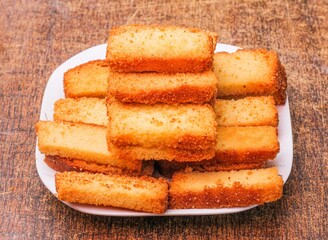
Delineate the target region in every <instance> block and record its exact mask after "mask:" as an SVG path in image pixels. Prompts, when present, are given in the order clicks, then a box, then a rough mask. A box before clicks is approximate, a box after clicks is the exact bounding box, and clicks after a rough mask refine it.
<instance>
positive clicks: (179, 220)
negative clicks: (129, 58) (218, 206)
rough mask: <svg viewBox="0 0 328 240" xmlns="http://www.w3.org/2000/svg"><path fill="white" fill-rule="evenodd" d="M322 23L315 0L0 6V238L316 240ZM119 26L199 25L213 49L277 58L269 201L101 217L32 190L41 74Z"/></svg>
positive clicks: (321, 229) (323, 155) (320, 196)
mask: <svg viewBox="0 0 328 240" xmlns="http://www.w3.org/2000/svg"><path fill="white" fill-rule="evenodd" d="M327 18H328V4H327V1H314V0H313V1H274V2H271V1H264V0H263V1H259V0H258V1H256V0H254V1H226V0H225V1H212V0H208V1H190V0H183V1H179V0H173V1H156V0H153V1H147V2H146V1H133V0H123V1H108V0H102V1H93V0H88V1H82V0H81V1H64V0H52V1H51V0H49V1H41V0H39V1H36V0H34V1H27V0H21V1H8V0H0V141H1V146H0V157H1V162H0V168H1V169H0V171H1V172H0V174H1V175H0V184H1V187H0V207H1V209H0V239H91V238H94V239H104V238H111V239H125V238H128V239H131V238H136V239H169V238H171V239H192V238H195V239H218V238H222V239H237V238H240V239H327V237H328V235H327V231H328V230H327V212H328V211H327V180H328V179H327V156H328V154H327V143H326V139H327V93H328V92H327V87H328V86H327V85H328V84H327V80H328V79H327V73H328V49H327V46H328V41H327V40H328V31H327V30H328V29H327V27H328V26H327V22H328V19H327ZM128 23H146V24H151V23H159V24H179V25H184V26H191V27H199V28H203V29H208V30H211V31H216V32H218V34H219V36H220V42H222V43H227V44H232V45H237V46H240V47H243V48H259V47H262V48H269V49H274V50H276V51H277V52H278V53H279V55H280V58H281V61H282V63H283V64H284V65H285V67H286V71H287V75H288V95H289V100H290V107H291V117H292V125H293V139H294V165H293V169H292V174H291V176H290V179H289V180H288V182H287V183H286V185H285V186H284V196H283V198H282V199H281V200H279V201H277V202H274V203H272V204H267V205H265V206H261V207H257V208H254V209H252V210H250V211H246V212H242V213H238V214H231V215H219V216H197V217H196V216H194V217H149V218H146V217H145V218H120V217H101V216H91V215H87V214H83V213H79V212H77V211H75V210H72V209H70V208H69V207H67V206H65V205H64V204H62V203H61V202H59V201H57V199H56V198H55V197H54V196H53V195H51V193H50V192H49V191H48V190H47V189H46V188H45V187H44V186H43V184H42V183H41V181H40V179H39V177H38V174H37V172H36V167H35V140H36V136H35V132H34V131H35V129H34V124H35V123H36V122H37V120H38V118H39V111H40V106H41V100H42V95H43V91H44V87H45V85H46V83H47V80H48V78H49V77H50V74H51V73H52V71H53V70H54V69H55V68H56V67H57V66H58V65H60V64H61V63H62V62H63V61H65V60H66V59H68V58H69V57H71V56H73V55H75V54H76V53H78V52H80V51H82V50H84V49H86V48H89V47H91V46H94V45H97V44H101V43H105V42H106V39H107V36H108V35H107V34H108V31H109V29H110V28H111V27H112V26H114V25H120V24H128Z"/></svg>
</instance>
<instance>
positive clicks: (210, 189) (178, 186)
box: [169, 167, 283, 209]
mask: <svg viewBox="0 0 328 240" xmlns="http://www.w3.org/2000/svg"><path fill="white" fill-rule="evenodd" d="M282 192H283V179H282V178H281V176H279V175H278V169H277V168H276V167H272V168H264V169H257V170H239V171H222V172H204V173H201V172H190V173H186V172H176V173H175V174H174V175H173V177H172V181H171V183H170V191H169V199H170V201H169V208H173V209H187V208H191V209H193V208H224V207H246V206H250V205H255V204H264V203H267V202H272V201H276V200H278V199H279V198H281V196H282Z"/></svg>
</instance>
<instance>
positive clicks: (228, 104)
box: [214, 96, 278, 127]
mask: <svg viewBox="0 0 328 240" xmlns="http://www.w3.org/2000/svg"><path fill="white" fill-rule="evenodd" d="M214 111H215V113H216V119H217V122H218V125H219V126H226V127H229V126H273V127H277V126H278V109H277V107H276V105H275V102H274V99H273V97H272V96H260V97H246V98H241V99H237V100H223V99H217V100H216V101H215V104H214Z"/></svg>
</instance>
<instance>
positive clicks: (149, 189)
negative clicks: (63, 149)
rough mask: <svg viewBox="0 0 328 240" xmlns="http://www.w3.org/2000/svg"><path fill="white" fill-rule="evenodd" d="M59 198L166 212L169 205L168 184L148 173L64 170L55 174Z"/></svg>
mask: <svg viewBox="0 0 328 240" xmlns="http://www.w3.org/2000/svg"><path fill="white" fill-rule="evenodd" d="M55 183H56V191H57V196H58V199H59V200H62V201H67V202H75V203H84V204H93V205H96V206H98V205H102V206H113V207H121V208H125V209H133V210H137V211H144V212H151V213H158V214H160V213H164V212H165V211H166V209H167V205H168V183H167V181H166V180H164V179H161V178H160V179H156V178H152V177H149V176H141V177H134V176H124V175H104V174H99V173H87V172H63V173H56V175H55Z"/></svg>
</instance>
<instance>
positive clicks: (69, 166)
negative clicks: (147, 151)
mask: <svg viewBox="0 0 328 240" xmlns="http://www.w3.org/2000/svg"><path fill="white" fill-rule="evenodd" d="M44 162H45V163H46V164H47V165H48V166H49V167H50V168H52V169H54V170H55V171H58V172H67V171H75V172H90V173H103V174H119V175H131V176H139V175H152V174H153V172H154V162H153V161H144V162H142V168H141V169H135V170H130V169H124V168H119V167H115V166H111V165H108V164H100V163H94V162H87V161H84V160H81V159H72V158H65V157H59V156H50V155H46V156H45V158H44Z"/></svg>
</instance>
